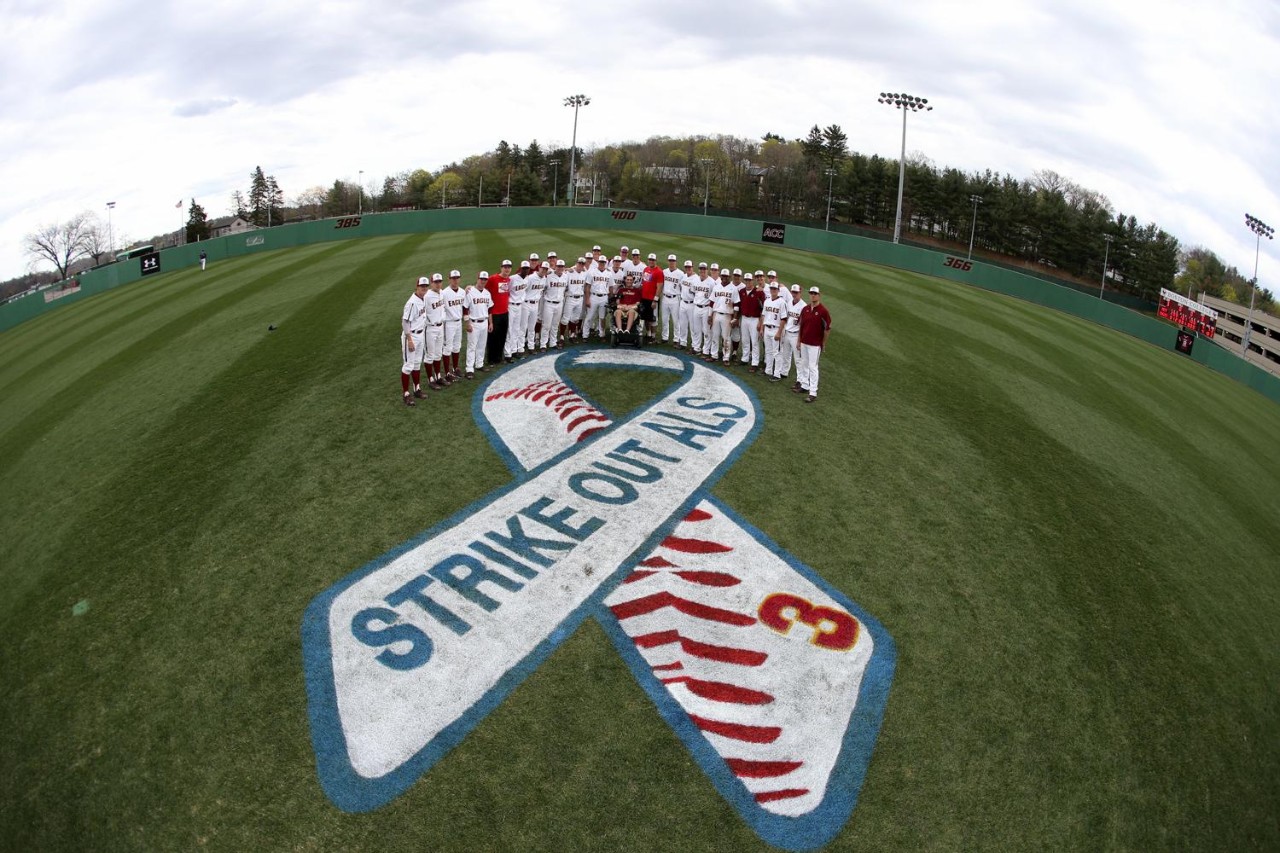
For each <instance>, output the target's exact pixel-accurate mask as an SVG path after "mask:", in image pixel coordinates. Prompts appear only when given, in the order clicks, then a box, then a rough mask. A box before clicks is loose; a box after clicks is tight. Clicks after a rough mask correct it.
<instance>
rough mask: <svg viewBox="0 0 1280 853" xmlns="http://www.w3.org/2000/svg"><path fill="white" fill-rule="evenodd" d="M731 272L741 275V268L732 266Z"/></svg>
mask: <svg viewBox="0 0 1280 853" xmlns="http://www.w3.org/2000/svg"><path fill="white" fill-rule="evenodd" d="M733 274H734V275H742V270H740V269H738V268H737V267H734V268H733Z"/></svg>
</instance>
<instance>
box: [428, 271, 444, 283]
mask: <svg viewBox="0 0 1280 853" xmlns="http://www.w3.org/2000/svg"><path fill="white" fill-rule="evenodd" d="M431 280H432V281H444V276H442V275H440V273H438V272H437V273H432V274H431Z"/></svg>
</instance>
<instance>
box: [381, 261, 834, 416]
mask: <svg viewBox="0 0 1280 853" xmlns="http://www.w3.org/2000/svg"><path fill="white" fill-rule="evenodd" d="M803 291H804V288H802V287H801V286H800V285H799V284H792V285H790V286H789V287H787V286H785V285H783V284H781V283H779V281H778V274H777V273H776V272H775V271H773V270H769V271H768V272H765V271H763V270H756V271H755V272H752V271H750V270H746V271H744V270H742V269H738V268H733V269H730V268H729V267H728V266H727V265H726V266H723V267H722V266H720V264H716V263H713V264H707V263H706V262H702V263H699V264H697V265H696V266H695V264H694V262H693V261H690V260H686V261H685V262H684V263H683V265H682V264H681V263H680V261H679V259H678V258H677V257H676V256H675V255H671V254H669V255H667V266H666V267H665V268H663V267H662V266H660V265H659V261H658V255H657V254H656V253H653V252H650V253H649V255H648V258H647V263H646V262H645V261H644V260H642V259H641V252H640V250H639V249H633V248H629V247H627V246H623V247H622V248H621V249H620V250H619V252H618V254H616V255H614V256H613V258H612V259H609V258H606V257H605V255H604V253H603V252H602V251H601V250H600V247H599V246H593V247H592V248H591V251H590V252H587V253H584V254H583V255H582V256H581V257H579V258H578V259H577V260H576V261H575V262H573V264H572V265H571V266H570V265H569V264H568V263H567V262H566V261H565V260H564V259H563V258H561V257H559V256H558V255H557V253H556V252H547V256H546V258H545V259H543V258H541V257H539V255H538V254H537V253H536V252H534V253H531V254H530V255H529V257H528V258H527V259H525V260H522V261H520V262H519V263H518V264H513V263H512V262H511V261H510V260H504V261H503V262H502V265H501V272H497V273H494V274H493V275H490V274H489V273H488V272H484V271H482V272H480V273H479V274H478V275H477V276H476V280H475V283H474V284H472V285H470V286H469V287H465V288H464V287H462V273H461V272H459V271H458V270H451V271H450V272H449V280H448V284H445V278H444V276H443V275H442V274H440V273H435V274H433V275H431V276H422V277H421V278H419V279H418V281H417V284H416V285H415V286H414V289H413V295H412V296H410V297H409V299H408V301H407V302H405V304H404V311H403V312H402V313H401V316H400V349H401V355H402V357H403V360H404V364H403V365H402V367H401V368H400V387H401V392H402V399H403V401H404V404H405V405H406V406H413V405H416V404H415V402H414V401H415V400H421V399H424V398H425V396H426V395H425V394H423V392H422V385H423V383H422V374H424V373H425V374H426V386H427V388H428V389H430V390H441V389H444V388H447V387H448V386H450V385H452V384H453V383H455V382H460V381H464V380H467V379H473V378H474V377H475V374H476V373H477V372H480V373H484V372H486V371H487V370H488V366H489V365H497V364H502V363H507V364H510V363H511V362H513V361H515V360H517V359H520V358H523V357H525V356H526V355H527V354H530V353H537V352H545V351H546V350H551V349H560V348H562V347H564V346H565V345H566V344H568V343H573V342H575V341H590V340H591V338H592V337H596V338H598V339H599V340H600V341H602V342H603V341H605V340H607V339H608V335H609V332H610V330H611V329H612V330H616V331H617V332H618V333H621V334H623V335H628V336H637V337H638V336H640V335H645V336H647V337H648V340H649V341H651V342H653V343H657V342H658V340H659V339H661V341H662V342H663V343H668V344H673V345H674V346H675V348H676V349H680V350H685V349H687V350H688V351H689V352H690V353H692V354H694V355H696V356H698V357H700V358H702V359H704V360H705V361H709V362H715V361H720V362H722V363H723V364H724V365H725V366H726V367H727V366H730V365H732V364H735V363H739V364H741V365H744V366H746V368H747V370H748V372H750V373H763V374H764V375H766V376H768V377H769V379H770V380H771V381H773V382H781V381H783V380H784V379H786V378H787V377H788V376H789V375H790V373H791V370H792V368H793V366H794V369H795V381H794V382H793V383H792V385H791V390H792V391H794V392H795V393H797V394H803V395H806V396H805V398H804V399H805V400H806V401H807V402H810V403H812V402H814V401H816V400H817V398H818V358H819V356H820V355H821V354H822V351H823V349H824V348H825V346H826V342H827V335H828V334H829V333H830V331H831V314H830V313H829V312H828V311H827V308H826V306H825V305H823V304H822V294H821V292H820V290H819V288H817V287H810V288H809V290H808V293H809V299H808V301H807V302H806V301H805V300H804V298H803ZM637 324H639V325H637ZM464 331H465V332H466V339H467V355H466V360H465V363H464V364H459V360H460V359H459V355H460V353H461V352H462V337H463V332H464Z"/></svg>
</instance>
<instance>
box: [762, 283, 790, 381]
mask: <svg viewBox="0 0 1280 853" xmlns="http://www.w3.org/2000/svg"><path fill="white" fill-rule="evenodd" d="M790 301H791V300H790V299H788V298H787V297H785V296H783V295H782V288H780V287H779V286H778V280H777V276H772V277H771V278H770V279H769V298H768V299H766V300H765V301H764V308H763V309H762V311H761V314H760V326H761V335H762V337H763V339H764V372H765V375H766V376H768V377H769V381H770V382H780V381H782V373H781V371H780V370H779V367H780V366H781V364H782V358H781V357H780V351H781V349H782V327H783V326H784V325H786V319H787V303H789V302H790Z"/></svg>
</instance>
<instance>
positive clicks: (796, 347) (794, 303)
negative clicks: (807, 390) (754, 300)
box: [778, 284, 804, 390]
mask: <svg viewBox="0 0 1280 853" xmlns="http://www.w3.org/2000/svg"><path fill="white" fill-rule="evenodd" d="M803 310H804V300H803V299H801V298H800V285H798V284H793V285H791V300H790V301H789V302H787V324H786V326H784V327H783V330H782V348H781V350H780V351H779V353H778V360H779V362H780V363H779V365H778V375H780V376H786V375H787V374H788V373H790V372H791V364H792V362H794V361H796V358H797V356H798V354H799V352H800V312H801V311H803ZM799 369H800V365H799V364H798V363H797V364H796V371H797V373H796V377H797V378H796V383H795V385H793V386H791V387H792V389H793V390H794V389H797V388H799V387H800V379H799Z"/></svg>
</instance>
